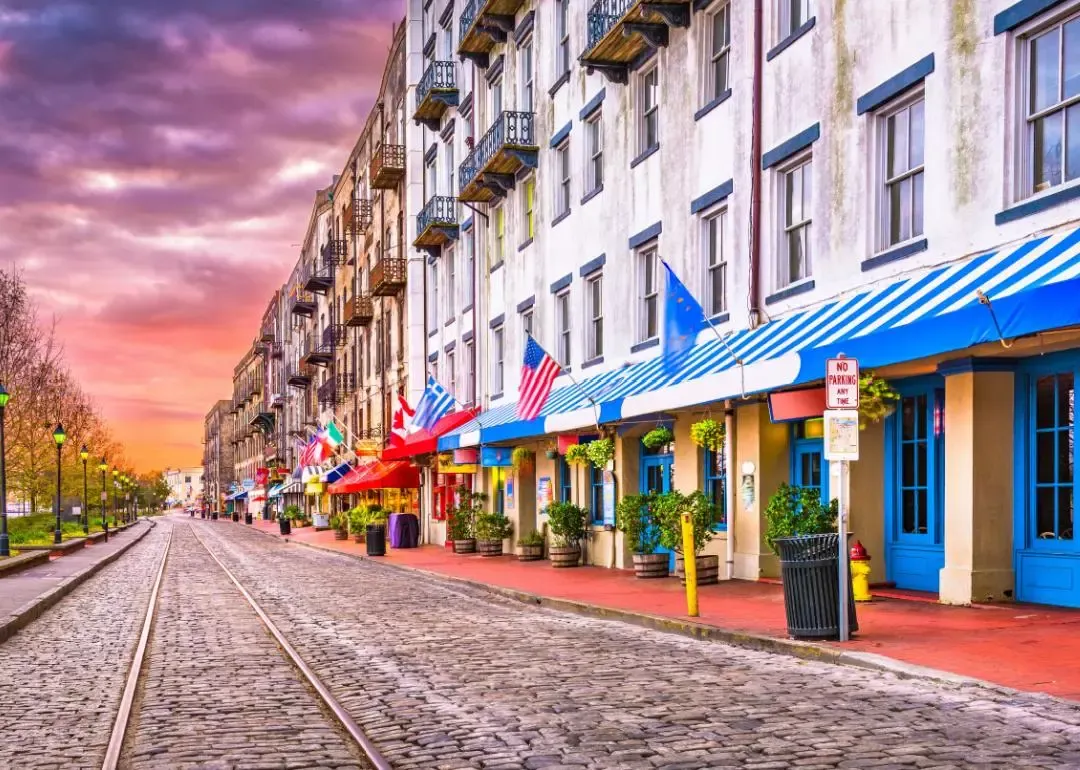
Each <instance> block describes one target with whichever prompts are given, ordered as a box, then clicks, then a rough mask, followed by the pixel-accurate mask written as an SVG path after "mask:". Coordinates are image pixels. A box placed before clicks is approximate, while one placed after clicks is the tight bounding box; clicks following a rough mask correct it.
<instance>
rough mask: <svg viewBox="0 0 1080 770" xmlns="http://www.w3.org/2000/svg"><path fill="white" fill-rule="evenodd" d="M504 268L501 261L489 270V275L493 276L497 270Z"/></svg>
mask: <svg viewBox="0 0 1080 770" xmlns="http://www.w3.org/2000/svg"><path fill="white" fill-rule="evenodd" d="M502 266H503V261H502V260H501V259H500V260H499V261H498V262H496V263H495V264H494V265H492V266H491V269H490V270H488V275H491V274H492V273H494V272H495V271H496V270H498V269H499V268H500V267H502Z"/></svg>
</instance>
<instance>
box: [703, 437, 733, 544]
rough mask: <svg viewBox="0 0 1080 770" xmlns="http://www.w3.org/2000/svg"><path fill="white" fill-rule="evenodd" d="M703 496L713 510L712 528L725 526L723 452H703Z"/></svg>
mask: <svg viewBox="0 0 1080 770" xmlns="http://www.w3.org/2000/svg"><path fill="white" fill-rule="evenodd" d="M703 454H704V458H703V459H704V470H705V496H706V497H707V498H709V501H710V502H712V504H713V506H714V508H713V510H714V514H713V522H712V523H713V526H714V527H720V528H723V527H726V526H727V466H726V465H725V460H724V452H723V451H722V450H721V451H719V452H714V451H712V450H711V449H706V450H705V451H704V453H703Z"/></svg>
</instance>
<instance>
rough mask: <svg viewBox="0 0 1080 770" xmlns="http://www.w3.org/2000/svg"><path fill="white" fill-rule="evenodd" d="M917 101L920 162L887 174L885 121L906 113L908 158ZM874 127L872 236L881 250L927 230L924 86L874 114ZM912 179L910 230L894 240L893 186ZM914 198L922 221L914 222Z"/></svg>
mask: <svg viewBox="0 0 1080 770" xmlns="http://www.w3.org/2000/svg"><path fill="white" fill-rule="evenodd" d="M916 104H922V110H923V136H922V140H921V141H922V146H923V157H922V160H921V162H918V163H912V164H911V167H910V168H908V169H907V170H905V171H902V172H899V173H896V174H894V175H893V176H892V177H890V176H889V131H888V122H889V120H890V119H891V118H894V117H895V116H897V115H899V114H901V113H903V112H905V111H906V112H907V113H908V125H907V138H906V142H907V144H906V145H905V147H906V149H907V153H908V157H909V159H910V157H911V140H912V137H913V134H912V129H911V109H912V107H914V106H915V105H916ZM875 126H876V131H877V137H876V146H877V159H878V163H877V180H878V181H877V185H876V189H877V195H876V198H875V206H876V215H875V217H874V222H875V223H876V224H877V227H876V229H877V232H876V233H875V236H874V242H875V244H876V247H877V248H876V251H878V252H882V251H886V250H888V249H892V248H895V247H896V246H899V245H902V244H904V243H908V242H910V241H914V240H917V239H919V238H922V237H923V235H924V233H925V231H926V197H925V196H926V185H925V170H926V98H925V92H924V90H923V88H922V87H921V86H920V87H919V88H917V89H913V90H912V91H911V92H910V93H907V94H905V95H904V96H903V97H902V98H900V99H897V100H895V101H893V102H892V103H890V104H889V105H887V106H886V107H884V108H882V109H881V110H879V111H878V112H877V113H875ZM908 179H911V180H912V184H911V192H910V196H911V197H910V202H909V205H910V211H909V216H910V219H911V223H910V228H911V230H910V232H909V233H908V234H907V236H906V237H904V236H903V235H901V236H899V237H898V238H897V239H896V240H893V239H892V232H891V231H892V208H891V205H890V195H891V192H892V187H893V186H894V185H897V184H902V183H903V182H904V181H906V180H908ZM916 198H921V203H920V206H921V209H922V221H920V222H917V221H916V209H915V204H916Z"/></svg>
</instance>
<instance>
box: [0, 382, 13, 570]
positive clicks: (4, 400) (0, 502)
mask: <svg viewBox="0 0 1080 770" xmlns="http://www.w3.org/2000/svg"><path fill="white" fill-rule="evenodd" d="M10 399H11V394H10V393H8V392H7V388H5V387H4V386H3V385H0V556H11V548H10V547H9V545H8V529H7V468H6V467H5V465H4V460H5V455H6V454H7V452H6V450H5V448H4V409H5V408H6V407H7V404H8V401H9V400H10Z"/></svg>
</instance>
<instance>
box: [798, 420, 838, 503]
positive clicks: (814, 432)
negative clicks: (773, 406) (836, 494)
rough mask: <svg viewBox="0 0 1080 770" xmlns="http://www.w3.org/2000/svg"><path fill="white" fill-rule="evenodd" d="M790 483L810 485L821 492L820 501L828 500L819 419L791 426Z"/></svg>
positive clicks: (825, 466)
mask: <svg viewBox="0 0 1080 770" xmlns="http://www.w3.org/2000/svg"><path fill="white" fill-rule="evenodd" d="M792 434H793V436H792V442H791V483H792V484H794V485H795V486H797V487H812V488H814V489H817V490H818V491H819V492H820V493H821V501H822V503H825V504H828V502H829V500H830V499H831V498H830V497H829V464H828V463H827V462H826V461H825V440H824V438H823V437H822V434H821V420H806V421H805V422H797V423H795V425H794V426H793V428H792Z"/></svg>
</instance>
